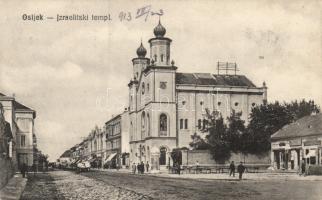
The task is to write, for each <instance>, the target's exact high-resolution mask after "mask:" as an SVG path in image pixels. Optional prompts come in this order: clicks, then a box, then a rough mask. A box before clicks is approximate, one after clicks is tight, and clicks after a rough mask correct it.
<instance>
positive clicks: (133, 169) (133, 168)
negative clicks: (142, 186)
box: [132, 162, 136, 174]
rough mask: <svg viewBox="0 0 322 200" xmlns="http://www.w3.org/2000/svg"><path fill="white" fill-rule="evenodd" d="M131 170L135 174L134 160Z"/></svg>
mask: <svg viewBox="0 0 322 200" xmlns="http://www.w3.org/2000/svg"><path fill="white" fill-rule="evenodd" d="M132 172H133V174H135V172H136V164H135V162H134V163H133V164H132Z"/></svg>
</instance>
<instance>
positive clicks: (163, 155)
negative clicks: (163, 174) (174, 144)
mask: <svg viewBox="0 0 322 200" xmlns="http://www.w3.org/2000/svg"><path fill="white" fill-rule="evenodd" d="M166 153H167V149H166V148H165V147H161V148H160V159H159V163H160V165H165V164H166Z"/></svg>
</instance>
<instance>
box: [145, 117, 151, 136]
mask: <svg viewBox="0 0 322 200" xmlns="http://www.w3.org/2000/svg"><path fill="white" fill-rule="evenodd" d="M146 131H147V136H150V115H149V113H148V114H147V115H146Z"/></svg>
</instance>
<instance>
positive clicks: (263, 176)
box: [92, 169, 322, 181]
mask: <svg viewBox="0 0 322 200" xmlns="http://www.w3.org/2000/svg"><path fill="white" fill-rule="evenodd" d="M92 171H107V172H114V173H128V174H131V173H132V171H131V170H130V169H119V170H116V169H92ZM143 175H148V176H156V177H168V178H187V179H204V180H207V179H208V180H226V181H238V173H236V174H235V177H233V176H229V174H228V173H218V174H214V173H212V174H200V173H199V174H186V173H183V174H180V175H179V174H169V173H168V171H158V172H157V173H156V172H155V173H151V172H149V173H146V172H145V173H144V174H143ZM243 180H253V181H260V180H306V181H322V176H299V175H298V174H297V173H284V172H266V173H244V174H243Z"/></svg>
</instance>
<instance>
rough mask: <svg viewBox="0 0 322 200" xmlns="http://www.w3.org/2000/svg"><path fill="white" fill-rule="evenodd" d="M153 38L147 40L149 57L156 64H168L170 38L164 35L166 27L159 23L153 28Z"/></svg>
mask: <svg viewBox="0 0 322 200" xmlns="http://www.w3.org/2000/svg"><path fill="white" fill-rule="evenodd" d="M153 33H154V36H155V37H154V38H151V39H150V40H149V43H150V59H151V60H153V61H154V64H155V65H156V66H169V65H170V44H171V42H172V40H171V39H170V38H166V37H164V35H165V33H166V29H165V28H164V27H163V26H162V24H161V22H160V20H159V24H158V25H157V26H156V27H155V28H154V30H153Z"/></svg>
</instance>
